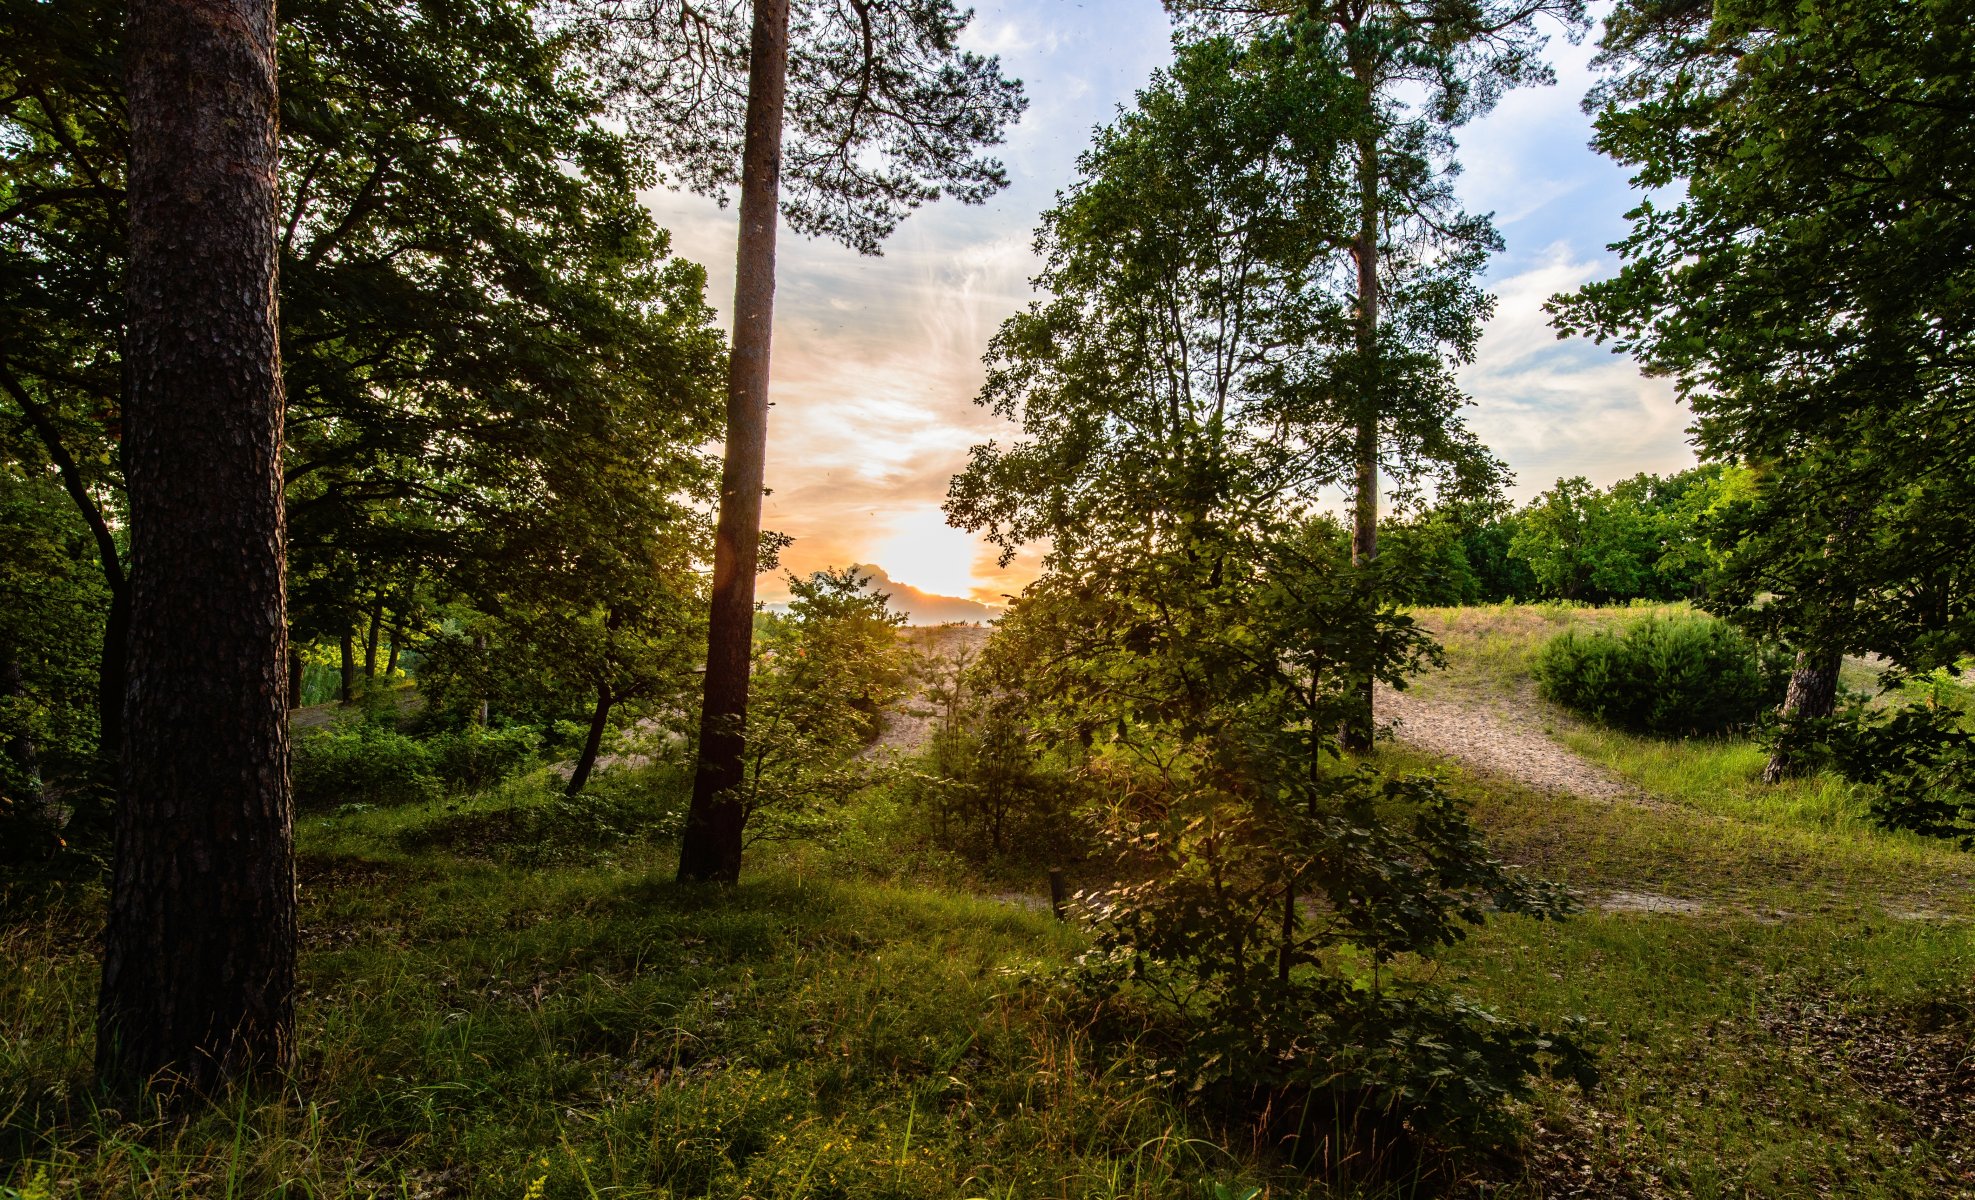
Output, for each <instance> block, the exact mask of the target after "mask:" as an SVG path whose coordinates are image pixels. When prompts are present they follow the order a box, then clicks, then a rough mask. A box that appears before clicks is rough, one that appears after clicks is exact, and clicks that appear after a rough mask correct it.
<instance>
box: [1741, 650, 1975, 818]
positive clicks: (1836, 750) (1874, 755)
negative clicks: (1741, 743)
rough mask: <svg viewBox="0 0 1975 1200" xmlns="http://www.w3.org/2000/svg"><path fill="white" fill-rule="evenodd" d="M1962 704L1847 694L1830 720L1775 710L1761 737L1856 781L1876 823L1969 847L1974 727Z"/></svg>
mask: <svg viewBox="0 0 1975 1200" xmlns="http://www.w3.org/2000/svg"><path fill="white" fill-rule="evenodd" d="M1937 686H1938V685H1937ZM1949 686H1950V687H1952V686H1954V685H1952V684H1950V685H1949ZM1965 709H1966V701H1965V700H1964V701H1963V702H1962V703H1961V704H1953V703H1949V704H1943V703H1940V702H1939V699H1938V698H1937V697H1936V696H1933V695H1929V696H1927V697H1926V699H1925V700H1924V701H1922V702H1920V703H1911V702H1909V703H1902V704H1893V705H1884V704H1870V703H1867V702H1866V700H1865V699H1864V698H1863V697H1861V696H1857V695H1854V696H1852V697H1851V698H1850V699H1849V701H1848V702H1847V703H1845V704H1843V705H1841V706H1840V707H1839V708H1838V710H1837V711H1836V712H1834V713H1833V714H1832V715H1830V716H1829V717H1822V718H1818V717H1804V716H1802V715H1799V714H1784V715H1782V716H1781V717H1779V718H1778V719H1777V720H1776V721H1775V722H1774V723H1773V724H1772V725H1771V726H1770V727H1769V728H1767V729H1766V730H1765V731H1764V734H1765V737H1764V742H1765V745H1766V746H1767V747H1768V748H1769V749H1771V750H1772V751H1774V752H1780V753H1782V754H1784V755H1787V756H1788V757H1789V759H1790V761H1792V762H1803V763H1807V764H1811V765H1815V766H1817V767H1820V768H1822V769H1824V770H1827V771H1830V772H1832V773H1834V774H1836V775H1838V776H1839V777H1840V778H1842V779H1845V780H1847V781H1849V782H1851V783H1853V784H1858V785H1861V786H1863V787H1864V788H1865V789H1867V791H1868V792H1869V794H1870V795H1871V798H1872V800H1871V803H1872V816H1873V819H1874V820H1875V821H1877V822H1878V823H1879V824H1880V825H1881V826H1883V827H1885V828H1887V829H1901V830H1906V831H1909V832H1912V833H1917V834H1920V835H1921V836H1923V837H1930V838H1942V839H1946V840H1950V841H1954V842H1956V843H1958V844H1959V845H1960V846H1961V848H1962V849H1963V850H1975V732H1971V731H1970V729H1969V720H1968V713H1967V711H1966V710H1965Z"/></svg>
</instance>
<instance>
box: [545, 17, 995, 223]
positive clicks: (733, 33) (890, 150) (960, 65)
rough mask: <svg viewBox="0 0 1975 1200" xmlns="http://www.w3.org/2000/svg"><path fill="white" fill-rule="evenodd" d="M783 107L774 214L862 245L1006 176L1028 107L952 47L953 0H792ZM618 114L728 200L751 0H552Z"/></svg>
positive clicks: (733, 183) (698, 186) (675, 165)
mask: <svg viewBox="0 0 1975 1200" xmlns="http://www.w3.org/2000/svg"><path fill="white" fill-rule="evenodd" d="M792 7H793V8H794V10H795V11H794V14H793V19H792V21H791V26H790V29H791V36H790V39H789V46H788V56H789V65H788V101H787V109H786V114H777V115H778V117H779V119H780V120H781V121H782V129H781V133H780V137H781V140H782V146H783V149H782V168H781V175H780V188H781V211H782V219H783V220H785V221H787V222H788V224H789V226H790V227H791V228H793V229H795V230H797V231H798V232H800V233H804V234H807V235H811V236H821V237H828V238H833V239H835V240H837V241H839V242H842V243H843V244H844V245H846V246H849V247H851V248H852V249H855V250H857V251H859V252H861V253H865V254H876V253H877V252H878V247H879V245H880V244H882V243H883V242H884V240H885V238H886V237H888V236H890V234H891V232H892V230H893V229H895V228H897V226H898V223H899V222H900V221H901V220H903V219H904V218H905V217H906V215H907V214H909V213H911V212H912V211H913V210H914V209H916V208H918V207H919V206H920V205H922V204H926V203H929V202H931V201H933V200H936V199H938V198H939V197H940V196H942V195H945V196H950V197H952V198H954V199H957V200H960V201H961V202H963V203H968V204H981V203H984V202H985V201H986V200H987V198H988V197H990V196H992V195H993V194H994V193H996V192H997V191H1000V190H1001V189H1002V188H1003V187H1006V186H1007V175H1006V173H1005V172H1004V171H1003V170H1002V166H1001V163H1000V162H999V161H997V160H995V159H992V158H989V157H987V156H986V155H983V154H981V153H980V152H979V148H980V147H982V146H991V145H994V144H996V143H998V142H1000V141H1001V139H1002V136H1003V133H1004V132H1005V131H1006V129H1007V128H1008V126H1010V125H1011V124H1013V123H1014V122H1015V120H1016V119H1017V118H1018V117H1020V116H1021V113H1022V110H1023V108H1024V107H1026V106H1027V100H1026V99H1025V98H1024V96H1023V95H1022V85H1021V83H1020V82H1019V81H1017V80H1012V79H1008V78H1005V77H1004V76H1003V75H1002V74H1001V63H1000V60H998V59H997V58H995V57H994V56H992V55H983V54H977V53H975V52H973V51H971V50H966V49H962V48H961V35H962V33H963V31H964V30H965V29H966V27H967V25H968V23H969V22H970V21H971V20H972V19H973V16H974V14H973V12H972V10H969V9H958V8H955V7H954V5H953V2H952V0H913V2H912V3H909V4H855V5H851V6H848V7H845V6H840V5H835V4H828V5H801V4H798V5H795V6H792ZM555 11H556V12H557V15H558V16H560V17H561V18H562V19H563V24H564V25H565V27H566V28H567V30H568V32H570V33H572V34H573V35H574V37H575V40H576V42H577V43H578V44H580V45H581V46H583V47H584V49H585V50H586V51H587V52H588V57H589V62H590V65H591V67H592V69H593V70H594V71H595V72H596V74H597V75H598V76H599V82H600V83H601V84H602V86H603V89H604V91H605V93H606V95H607V96H608V97H609V98H610V99H611V101H612V103H613V107H614V109H615V111H616V113H617V114H618V115H619V116H621V117H622V118H623V119H624V120H625V121H626V122H627V123H628V125H629V126H630V127H631V129H632V130H633V131H634V132H635V133H636V135H637V138H638V141H639V144H640V147H641V148H642V149H644V150H647V151H648V152H651V153H653V154H655V155H656V156H657V157H658V159H659V160H661V161H662V162H663V163H664V164H665V165H666V167H667V168H669V171H670V172H671V173H673V177H674V178H675V179H676V181H677V182H678V183H679V184H681V185H684V186H686V187H690V188H691V189H692V190H694V191H696V192H699V193H701V194H703V195H712V196H717V197H719V198H720V199H721V201H722V202H723V203H724V202H725V201H726V199H727V195H728V193H729V190H730V189H733V188H737V187H739V186H740V184H741V151H742V145H743V142H744V141H745V137H746V131H747V104H746V101H747V96H748V61H749V60H748V49H749V44H750V36H751V33H752V25H753V22H752V19H751V18H752V17H753V15H754V10H753V7H752V6H751V5H746V4H687V3H682V2H681V0H572V2H571V3H567V4H563V5H560V6H558V8H557V10H555Z"/></svg>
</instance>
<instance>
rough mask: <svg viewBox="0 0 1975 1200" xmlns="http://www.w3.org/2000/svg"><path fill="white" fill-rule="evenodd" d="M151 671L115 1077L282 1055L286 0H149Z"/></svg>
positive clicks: (110, 1001) (139, 315)
mask: <svg viewBox="0 0 1975 1200" xmlns="http://www.w3.org/2000/svg"><path fill="white" fill-rule="evenodd" d="M128 35H129V36H128V39H127V42H126V55H125V60H124V63H125V70H126V73H127V74H126V85H127V94H128V100H129V106H130V175H129V184H130V228H131V246H130V263H129V276H128V281H127V289H126V291H127V303H128V305H129V335H128V343H127V351H126V364H127V371H128V381H129V391H128V395H127V399H126V406H125V414H124V415H125V435H124V446H123V456H124V467H125V472H126V475H127V479H128V484H129V497H130V555H131V564H130V588H131V610H130V642H129V651H130V657H129V687H128V692H127V697H126V703H125V709H124V718H125V720H124V758H123V786H122V796H121V803H120V804H119V806H118V810H117V816H116V837H115V868H114V871H113V879H112V883H111V894H110V906H109V923H108V928H107V930H106V932H105V936H104V954H103V979H102V991H101V996H100V1006H99V1016H98V1027H97V1059H96V1061H97V1069H98V1075H99V1078H100V1079H101V1080H102V1081H103V1082H104V1083H105V1084H107V1085H109V1086H111V1087H112V1088H114V1089H116V1090H119V1091H126V1090H135V1089H139V1088H142V1087H143V1086H145V1085H146V1084H151V1085H155V1086H160V1087H164V1088H168V1089H169V1090H171V1091H172V1092H174V1093H175V1094H177V1095H179V1096H185V1095H187V1094H188V1093H190V1094H210V1093H212V1092H213V1091H215V1090H216V1089H218V1088H220V1087H223V1086H224V1085H226V1084H228V1083H229V1082H231V1081H234V1080H236V1079H240V1078H243V1077H247V1076H251V1075H255V1074H260V1073H263V1072H271V1071H277V1070H280V1069H282V1068H284V1067H285V1066H286V1065H287V1063H288V1061H289V1057H290V1053H291V1050H292V1046H293V1041H294V1037H293V1031H294V980H295V870H294V855H293V814H292V810H291V808H290V799H289V792H288V740H287V725H286V720H285V717H286V714H285V712H284V711H283V710H284V706H285V702H286V699H287V679H286V674H287V671H286V666H287V664H286V662H285V651H286V643H287V622H286V620H285V617H284V612H283V609H284V601H283V577H282V572H283V560H282V536H283V529H282V496H281V462H280V449H281V422H282V391H281V368H280V360H279V356H278V352H277V340H276V329H277V323H276V317H275V271H276V258H275V219H276V218H275V210H276V176H275V166H276V119H277V118H276V114H277V109H276V92H275V55H274V48H275V14H274V5H273V3H272V0H131V3H130V8H129V28H128Z"/></svg>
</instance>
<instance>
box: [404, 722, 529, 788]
mask: <svg viewBox="0 0 1975 1200" xmlns="http://www.w3.org/2000/svg"><path fill="white" fill-rule="evenodd" d="M541 740H542V739H541V736H540V735H539V734H537V733H536V731H535V730H533V729H531V728H529V727H527V726H525V725H523V726H512V727H509V728H505V729H489V728H487V727H486V726H484V725H468V726H465V727H463V728H461V729H456V730H452V731H449V732H446V733H441V734H438V735H437V736H435V737H433V738H431V739H429V740H428V741H427V742H426V743H425V752H426V755H427V757H428V758H429V759H430V760H431V763H432V772H433V774H435V775H437V776H438V777H439V780H440V782H442V783H443V784H445V785H446V787H447V788H449V789H452V790H455V791H464V792H476V791H480V790H481V789H483V788H490V787H493V786H494V785H495V784H497V783H499V782H501V781H502V780H503V779H506V778H508V777H509V776H511V775H513V774H515V773H516V772H518V771H520V770H521V769H522V768H523V767H525V766H527V765H528V763H529V762H530V761H531V760H532V759H533V758H534V756H535V751H536V749H537V748H538V747H539V746H540V745H541Z"/></svg>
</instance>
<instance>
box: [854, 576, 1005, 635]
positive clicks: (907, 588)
mask: <svg viewBox="0 0 1975 1200" xmlns="http://www.w3.org/2000/svg"><path fill="white" fill-rule="evenodd" d="M856 569H857V570H858V571H860V572H862V573H863V574H865V575H868V576H870V577H871V590H872V591H874V592H884V593H885V594H887V595H889V596H890V597H891V606H892V608H894V609H896V610H897V611H899V612H902V613H904V614H905V619H906V620H907V621H908V622H910V623H911V624H914V625H944V624H947V623H948V622H951V621H992V620H994V619H995V618H997V617H999V616H1000V615H1001V610H1000V609H999V608H992V607H989V606H988V605H985V604H982V603H980V602H979V601H977V600H963V599H961V598H960V597H958V596H939V595H934V594H933V593H931V592H923V591H920V590H919V589H918V588H915V587H913V586H912V585H911V584H909V583H900V582H898V581H897V580H895V579H893V578H892V577H891V576H890V575H888V574H886V573H885V569H884V568H883V567H880V566H874V565H872V564H870V563H862V564H859V565H858V567H857V568H856Z"/></svg>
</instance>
